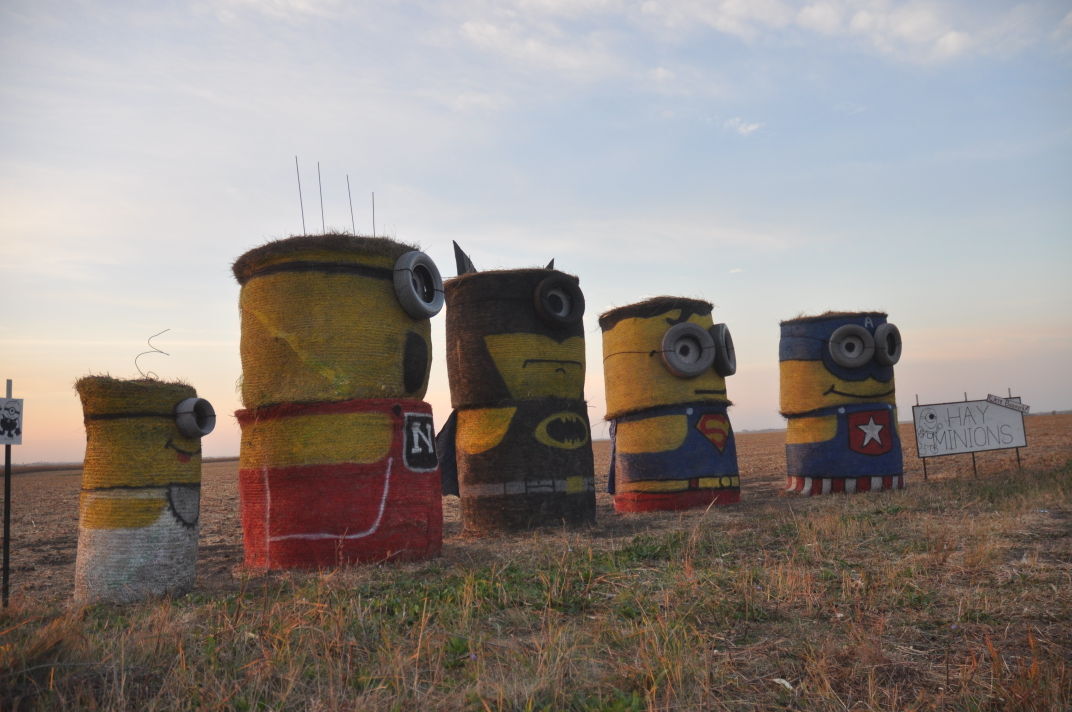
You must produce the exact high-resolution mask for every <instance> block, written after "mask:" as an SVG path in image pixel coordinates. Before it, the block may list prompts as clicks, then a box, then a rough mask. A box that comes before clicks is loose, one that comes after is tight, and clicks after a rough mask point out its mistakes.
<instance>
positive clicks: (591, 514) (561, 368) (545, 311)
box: [437, 244, 595, 533]
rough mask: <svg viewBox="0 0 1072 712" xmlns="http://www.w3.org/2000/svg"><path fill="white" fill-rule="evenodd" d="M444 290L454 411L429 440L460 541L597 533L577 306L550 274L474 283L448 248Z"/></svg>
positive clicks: (472, 273)
mask: <svg viewBox="0 0 1072 712" xmlns="http://www.w3.org/2000/svg"><path fill="white" fill-rule="evenodd" d="M455 254H456V257H457V260H458V272H459V276H458V277H456V278H455V279H452V280H449V281H448V282H447V283H446V285H445V289H446V305H447V325H446V327H447V328H446V336H447V375H448V379H449V383H450V393H451V403H452V405H453V407H454V409H455V411H454V413H453V414H452V415H451V417H450V419H449V420H448V422H447V424H446V425H445V426H444V428H443V430H442V432H440V434H439V437H438V438H437V443H438V447H437V449H438V450H439V455H440V466H441V468H442V471H443V492H444V493H445V494H457V495H459V497H460V499H461V510H462V522H463V525H464V528H465V530H466V531H468V532H473V533H487V532H495V531H509V530H519V529H527V528H530V527H534V526H541V525H561V524H563V523H565V524H569V525H578V524H586V523H591V522H594V521H595V484H594V481H595V478H594V467H593V460H592V442H591V430H590V427H589V422H588V410H587V405H586V403H585V401H584V374H585V355H584V327H583V325H582V323H581V317H582V315H583V314H584V295H583V294H582V293H581V289H580V286H579V284H578V281H577V278H576V277H573V276H571V275H568V274H565V273H563V272H559V271H557V270H555V269H553V264H554V261H553V260H552V263H551V264H549V265H548V266H547V267H546V268H544V269H516V270H502V271H488V272H477V271H476V268H475V267H473V264H472V261H471V260H470V259H469V258H468V256H467V255H465V253H464V252H462V251H461V249H460V248H458V246H457V245H456V244H455Z"/></svg>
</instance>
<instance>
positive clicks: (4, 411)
mask: <svg viewBox="0 0 1072 712" xmlns="http://www.w3.org/2000/svg"><path fill="white" fill-rule="evenodd" d="M21 444H22V398H0V445H21Z"/></svg>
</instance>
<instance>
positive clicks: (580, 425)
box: [533, 411, 592, 450]
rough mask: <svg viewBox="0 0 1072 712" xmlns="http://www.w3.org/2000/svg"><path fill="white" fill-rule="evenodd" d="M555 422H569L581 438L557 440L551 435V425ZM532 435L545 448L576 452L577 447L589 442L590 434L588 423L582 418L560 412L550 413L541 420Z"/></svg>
mask: <svg viewBox="0 0 1072 712" xmlns="http://www.w3.org/2000/svg"><path fill="white" fill-rule="evenodd" d="M556 422H557V423H562V422H571V423H572V424H573V425H574V428H573V429H574V430H576V431H577V432H578V433H581V434H582V437H579V438H569V439H563V440H559V439H558V438H556V437H555V436H553V435H552V434H551V431H552V429H553V428H552V425H553V424H555V423H556ZM571 434H572V433H571ZM533 435H534V436H535V437H536V441H537V442H539V443H542V444H543V445H546V446H547V447H554V448H558V449H560V450H576V449H577V448H579V447H582V446H584V445H587V444H588V443H589V442H590V441H591V435H592V434H591V432H590V431H589V428H588V423H586V422H584V418H582V417H581V416H579V415H577V414H576V413H574V412H572V411H561V412H558V413H552V414H551V415H549V416H547V417H546V418H544V419H543V420H541V421H540V422H539V423H538V424H537V425H536V430H535V432H534V433H533Z"/></svg>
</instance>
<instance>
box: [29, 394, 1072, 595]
mask: <svg viewBox="0 0 1072 712" xmlns="http://www.w3.org/2000/svg"><path fill="white" fill-rule="evenodd" d="M1025 424H1026V429H1027V442H1028V447H1027V448H1025V449H1023V450H1021V451H1020V458H1021V461H1022V465H1023V467H1025V468H1038V469H1052V468H1055V467H1059V466H1061V465H1063V464H1064V463H1065V462H1067V461H1068V460H1070V459H1072V414H1056V415H1031V416H1028V417H1027V418H1026V419H1025ZM900 430H901V440H902V445H903V448H904V462H905V474H906V476H907V479H908V486H909V487H925V486H926V484H925V482H924V478H923V461H922V460H920V459H919V458H917V457H916V444H915V435H914V433H913V431H912V426H911V423H907V424H905V423H902V424H901V426H900ZM784 444H785V431H784V430H777V431H769V432H761V433H738V434H737V453H738V463H739V466H740V471H741V486H742V495H741V502H740V503H739V504H737V505H733V506H731V507H727V508H725V509H722V510H719V511H717V512H714V513H708V514H707V515H706V516H709V517H711V521H712V523H713V525H716V526H717V525H718V523H719V522H720V521H721V522H723V523H725V524H728V523H730V522H732V521H733V520H734V519H739V518H751V517H757V516H763V515H764V512H766V511H768V510H769V508H770V507H779V508H780V507H788V506H789V505H790V504H791V503H793V502H799V501H800V498H799V496H798V495H786V494H784V493H783V492H782V488H783V486H784V480H785V474H784V473H785V448H784ZM609 451H610V447H609V443H608V442H606V441H598V442H596V443H595V458H596V491H597V495H596V505H597V514H596V517H597V524H596V525H595V526H594V527H593V528H591V529H589V530H584V531H581V532H562V531H561V530H550V531H549V530H542V531H537V532H533V533H528V534H519V535H514V536H505V537H502V538H498V539H476V538H470V537H464V536H462V535H461V521H460V517H459V508H458V499H457V498H456V497H446V498H445V499H444V518H445V527H444V541H443V558H444V559H445V563H447V564H448V565H449V564H450V563H452V562H473V561H479V560H482V559H501V558H504V557H509V556H510V553H511V551H513V550H516V549H517V548H519V547H524V546H525V545H526V541H528V540H530V539H531V538H532V537H548V536H552V537H559V536H562V537H566V540H567V541H575V540H576V539H577V538H578V537H580V536H584V537H591V538H594V539H603V540H614V539H619V538H628V537H632V536H634V535H636V534H639V533H641V532H645V531H652V530H664V529H671V528H676V527H680V526H682V525H683V522H690V521H691V520H693V519H695V518H696V517H698V516H705V515H704V514H703V513H702V512H700V513H697V512H696V511H692V512H686V513H653V514H644V515H629V516H621V515H618V514H615V512H614V509H613V507H612V505H611V498H610V496H609V495H608V494H607V493H606V477H607V469H608V462H609V454H610V452H609ZM976 463H977V467H978V471H979V472H980V473H994V472H1010V473H1011V474H1012V475H1013V476H1015V472H1016V452H1015V451H1013V450H1002V451H994V452H986V453H979V454H977V455H976ZM237 466H238V462H237V460H223V461H216V462H206V463H204V465H203V467H202V489H201V532H200V548H199V553H198V557H199V558H198V581H197V587H198V589H199V590H201V591H202V592H206V593H210V594H211V593H213V592H224V591H229V590H234V589H235V588H237V587H238V585H239V577H240V576H243V575H245V573H246V572H245V571H244V569H243V568H242V565H241V564H242V530H241V524H240V522H239V514H238V512H239V508H238V493H237V476H236V470H237ZM927 469H928V473H929V477H930V478H932V479H941V478H949V477H959V478H970V477H972V458H971V456H970V455H953V456H947V457H941V458H934V459H930V460H928V461H927ZM80 481H81V469H80V468H77V467H72V468H68V469H57V470H47V471H36V472H23V473H20V474H16V475H15V477H13V483H12V498H11V499H12V519H11V596H12V599H13V600H14V599H20V598H21V599H26V600H28V601H34V602H48V601H56V600H59V599H64V598H67V597H68V596H69V595H70V593H71V590H72V588H73V581H74V562H75V550H76V547H77V541H78V492H79V487H80ZM835 496H844V495H835ZM858 496H861V497H866V496H867V495H858Z"/></svg>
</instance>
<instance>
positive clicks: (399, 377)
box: [234, 234, 443, 569]
mask: <svg viewBox="0 0 1072 712" xmlns="http://www.w3.org/2000/svg"><path fill="white" fill-rule="evenodd" d="M234 274H235V277H236V278H237V279H238V282H239V284H241V285H242V291H241V296H240V298H239V309H240V312H241V320H242V321H241V323H242V339H241V351H242V373H243V380H242V400H243V405H244V406H245V409H243V410H240V411H238V412H237V413H236V416H237V418H238V422H239V424H240V425H241V427H242V446H241V462H240V465H239V494H240V496H241V506H242V528H243V535H244V545H245V554H246V564H247V565H249V566H251V567H255V568H269V569H283V568H322V567H332V566H338V565H342V564H347V563H352V562H364V561H383V560H388V559H422V558H427V557H430V556H435V555H437V554H438V553H439V551H440V548H441V546H442V528H443V517H442V504H441V501H442V500H441V497H440V493H439V488H440V482H439V469H438V462H437V458H436V453H435V437H434V426H433V424H432V410H431V407H430V406H429V405H428V404H427V403H425V402H424V401H423V400H422V398H423V397H424V393H425V390H426V389H427V386H428V372H429V368H430V365H431V344H430V337H429V334H430V322H429V319H430V317H431V316H433V315H434V314H436V313H437V312H438V311H439V310H440V308H441V307H442V304H443V283H442V280H441V279H440V276H439V271H438V269H437V268H436V266H435V263H433V262H432V260H431V259H430V258H429V257H428V256H427V255H425V254H424V253H422V252H419V251H417V250H416V249H415V248H414V247H411V246H408V245H404V244H401V243H398V242H394V241H392V240H388V239H384V238H372V237H357V236H351V235H341V234H330V235H316V236H301V237H292V238H288V239H284V240H279V241H276V242H271V243H268V244H266V245H264V246H262V247H258V248H256V249H254V250H251V251H250V252H247V253H246V254H244V255H243V256H242V257H240V258H239V259H238V260H237V261H236V262H235V264H234Z"/></svg>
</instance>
